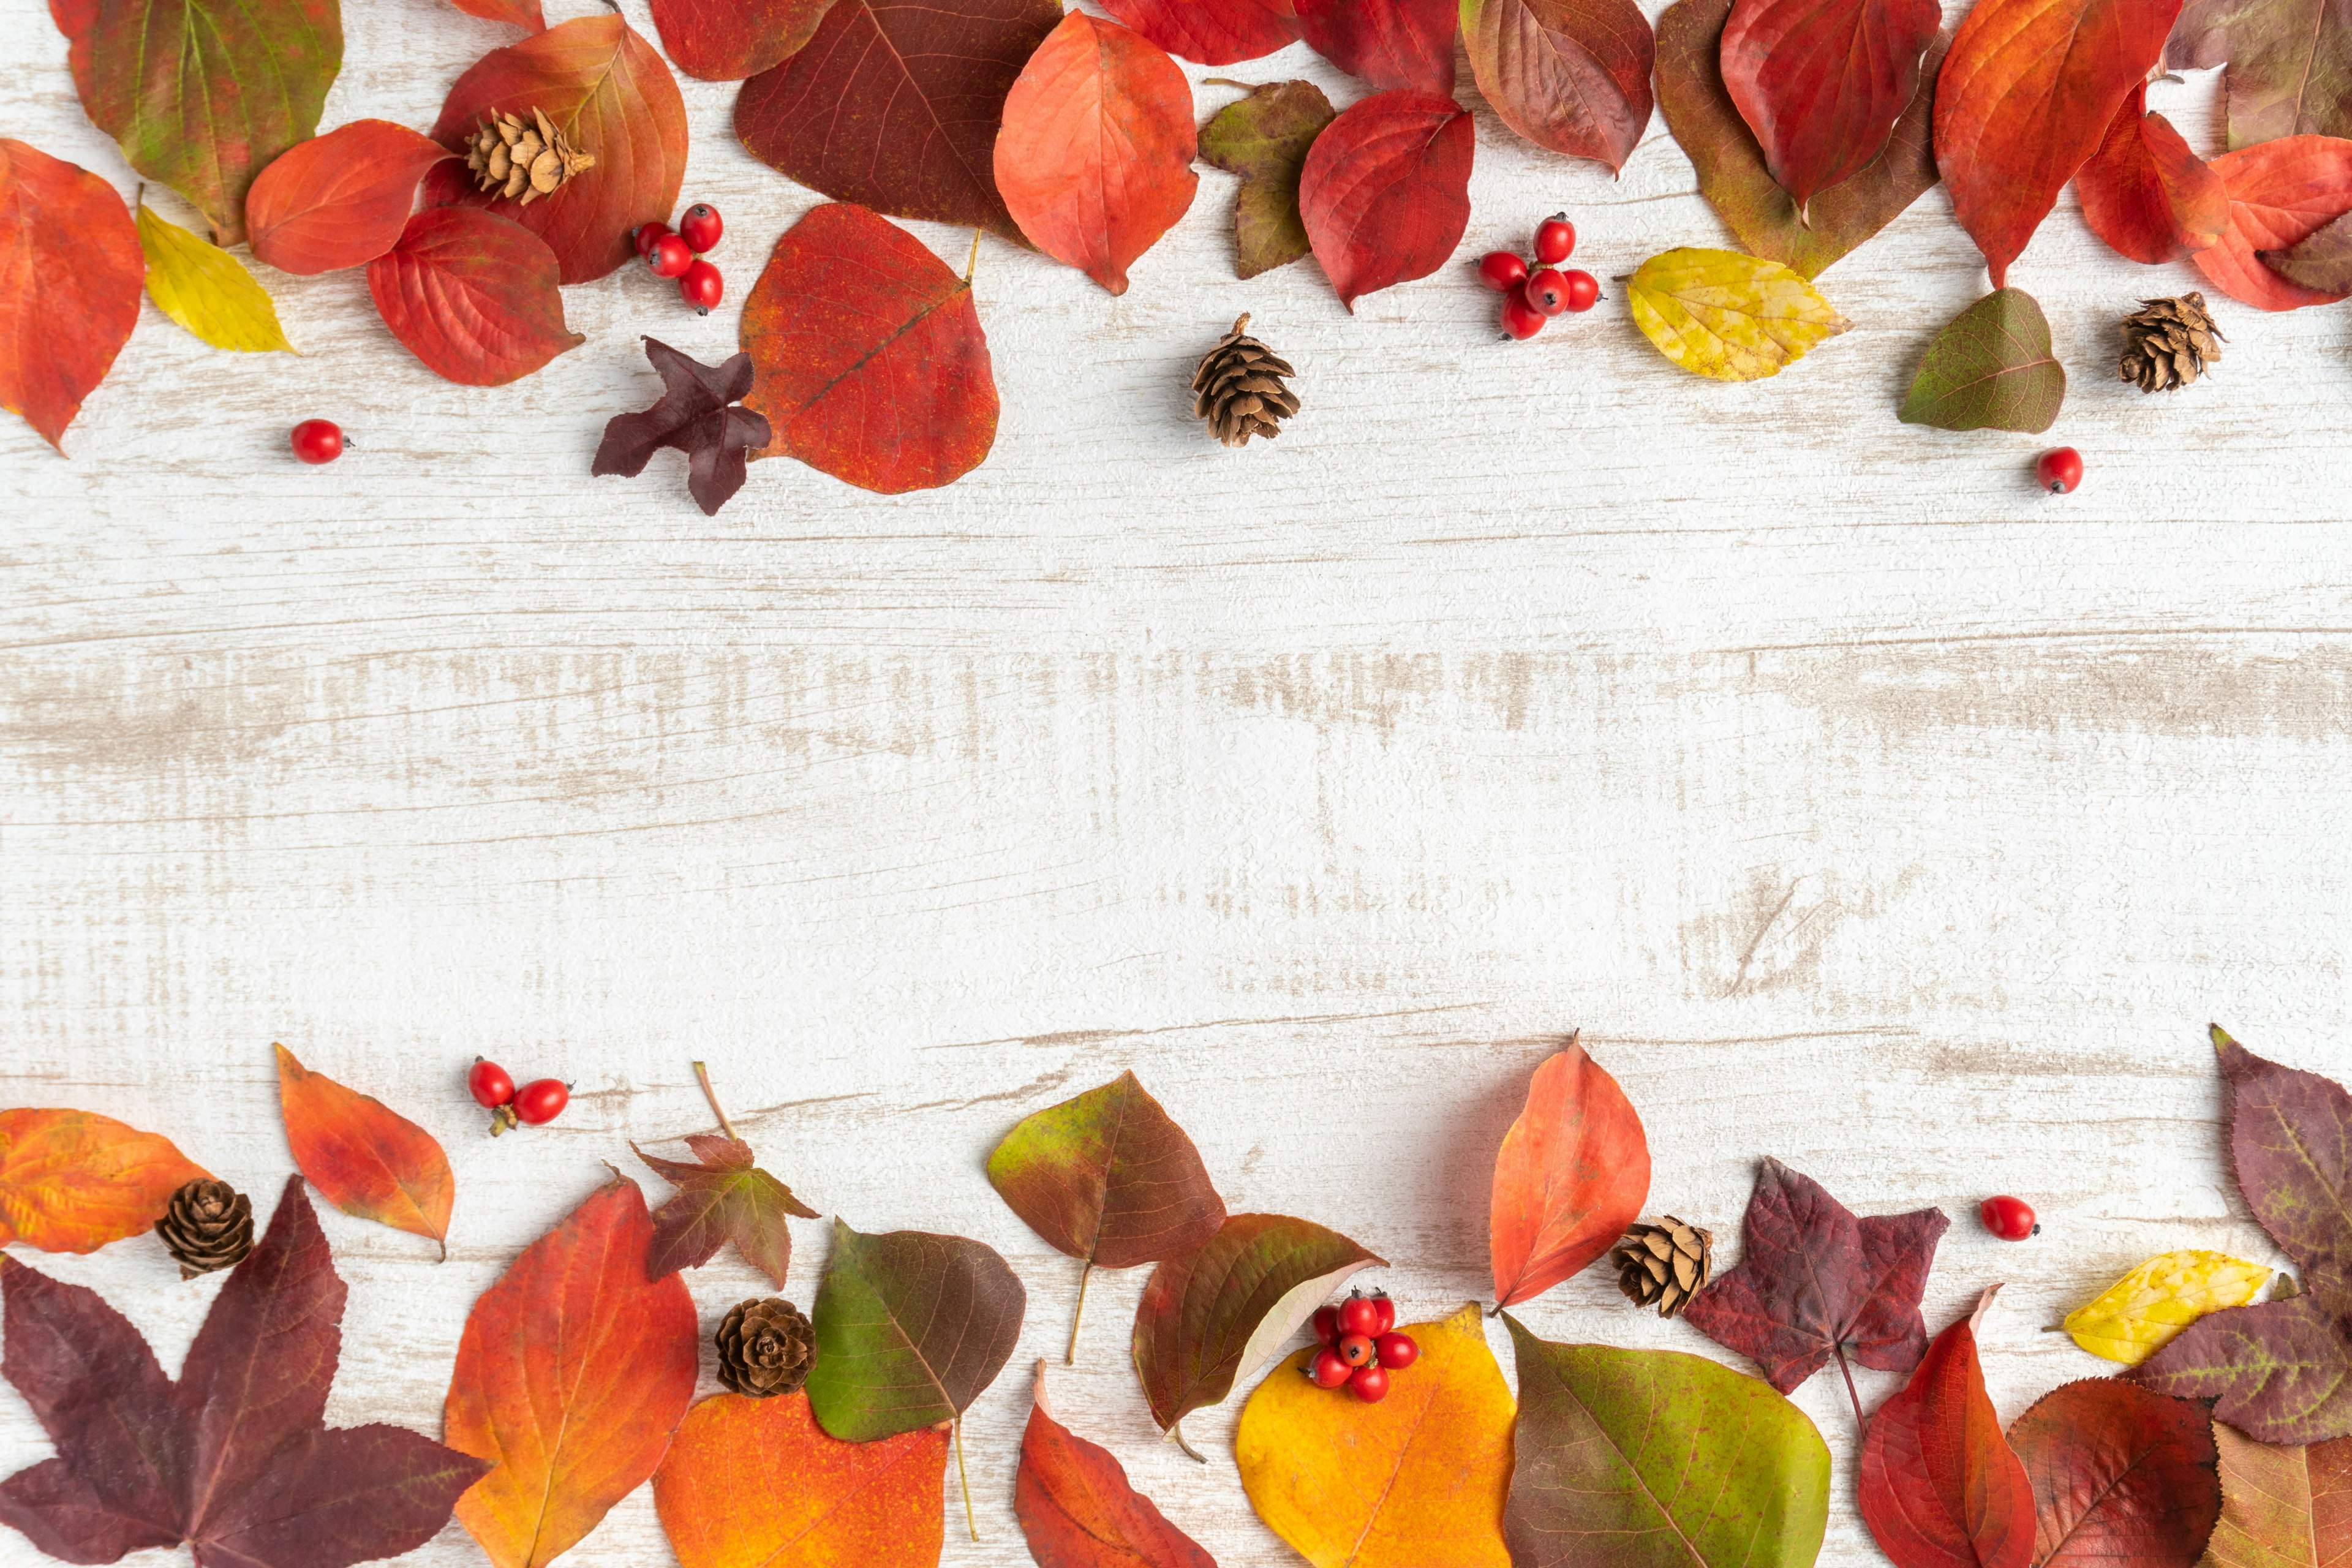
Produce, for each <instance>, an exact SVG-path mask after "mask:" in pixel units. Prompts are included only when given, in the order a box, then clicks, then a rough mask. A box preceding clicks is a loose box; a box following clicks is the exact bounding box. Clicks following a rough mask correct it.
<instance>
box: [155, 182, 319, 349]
mask: <svg viewBox="0 0 2352 1568" xmlns="http://www.w3.org/2000/svg"><path fill="white" fill-rule="evenodd" d="M139 248H140V249H141V250H142V251H144V252H146V254H147V294H148V297H149V298H150V299H152V300H154V301H155V303H156V305H157V307H158V308H160V309H161V310H163V314H165V315H167V316H169V317H171V318H172V320H173V321H177V322H179V323H180V325H182V326H184V327H185V328H187V329H188V331H192V332H194V333H195V334H196V336H198V337H200V338H202V339H204V340H205V342H208V343H210V344H212V346H213V347H215V348H216V349H230V350H234V351H235V352H236V353H272V352H275V351H278V350H283V351H285V352H286V353H293V352H294V345H293V344H292V343H289V342H287V341H286V333H285V331H284V330H283V329H282V328H280V327H279V326H278V307H277V306H275V305H273V304H271V303H270V302H269V295H268V292H267V291H265V290H264V289H263V288H262V287H261V285H260V284H258V283H257V282H255V281H254V279H253V274H252V273H250V272H247V270H246V269H245V263H243V262H242V261H239V260H238V259H237V258H236V257H234V256H231V255H230V254H229V253H228V252H227V251H226V250H223V249H222V248H221V247H219V246H217V245H214V244H211V243H209V242H208V241H206V240H204V239H202V238H199V237H197V236H195V235H193V234H190V233H189V232H188V231H187V230H186V229H184V228H182V227H181V226H179V225H178V224H175V223H172V222H169V221H167V220H165V219H163V218H160V217H157V216H155V211H154V209H153V208H152V207H150V206H149V205H147V204H146V203H145V202H142V203H140V204H139Z"/></svg>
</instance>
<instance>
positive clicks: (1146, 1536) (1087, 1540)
mask: <svg viewBox="0 0 2352 1568" xmlns="http://www.w3.org/2000/svg"><path fill="white" fill-rule="evenodd" d="M1013 1513H1014V1515H1015V1516H1016V1517H1017V1518H1019V1520H1020V1521H1021V1533H1022V1535H1023V1536H1024V1537H1025V1538H1026V1539H1027V1541H1028V1542H1029V1555H1030V1556H1032V1557H1034V1558H1035V1559H1036V1560H1037V1563H1038V1568H1217V1563H1216V1559H1214V1558H1213V1557H1211V1556H1210V1555H1209V1554H1208V1553H1207V1552H1203V1551H1202V1550H1201V1548H1200V1546H1199V1545H1198V1544H1197V1543H1196V1542H1194V1541H1193V1540H1192V1537H1191V1536H1189V1535H1186V1534H1185V1533H1184V1532H1183V1531H1181V1530H1179V1529H1177V1528H1176V1527H1175V1526H1174V1525H1172V1524H1171V1523H1169V1522H1168V1521H1167V1519H1166V1518H1165V1517H1164V1516H1163V1515H1162V1514H1161V1513H1160V1510H1158V1509H1157V1508H1155V1507H1153V1506H1152V1502H1151V1500H1150V1498H1148V1497H1145V1496H1144V1495H1143V1494H1142V1493H1141V1492H1139V1491H1137V1490H1136V1489H1135V1488H1134V1487H1133V1486H1132V1485H1130V1484H1129V1481H1128V1479H1127V1467H1126V1466H1124V1465H1122V1464H1120V1463H1119V1462H1118V1459H1117V1458H1114V1457H1113V1456H1112V1454H1111V1451H1110V1450H1109V1449H1108V1448H1105V1447H1101V1446H1100V1445H1099V1444H1095V1443H1089V1442H1087V1440H1086V1439H1085V1438H1084V1437H1081V1436H1078V1435H1077V1434H1076V1433H1075V1432H1072V1431H1071V1430H1070V1429H1069V1428H1068V1427H1067V1426H1063V1425H1062V1424H1061V1423H1060V1422H1059V1421H1056V1420H1055V1419H1054V1413H1053V1411H1052V1410H1051V1409H1050V1408H1048V1407H1047V1405H1046V1403H1045V1363H1044V1362H1042V1361H1041V1362H1039V1363H1037V1377H1036V1383H1035V1387H1034V1394H1033V1403H1032V1404H1031V1405H1030V1407H1029V1427H1028V1430H1027V1431H1026V1432H1025V1433H1024V1434H1023V1435H1022V1438H1021V1469H1020V1472H1019V1473H1018V1474H1017V1475H1016V1476H1014V1478H1013ZM688 1568H693V1564H690V1563H689V1564H688ZM926 1568H929V1565H928V1564H927V1565H926Z"/></svg>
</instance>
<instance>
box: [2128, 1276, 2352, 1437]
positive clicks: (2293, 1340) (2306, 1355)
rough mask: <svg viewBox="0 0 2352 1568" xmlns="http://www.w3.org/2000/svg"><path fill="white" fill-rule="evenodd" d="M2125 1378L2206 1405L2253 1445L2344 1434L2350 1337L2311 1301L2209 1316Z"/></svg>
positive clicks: (2349, 1412)
mask: <svg viewBox="0 0 2352 1568" xmlns="http://www.w3.org/2000/svg"><path fill="white" fill-rule="evenodd" d="M2125 1375H2126V1376H2127V1377H2129V1378H2131V1379H2132V1380H2133V1381H2134V1382H2136V1383H2138V1384H2142V1385H2143V1386H2145V1387H2147V1388H2152V1389H2154V1390H2156V1391H2157V1392H2158V1394H2175V1395H2178V1396H2179V1397H2180V1398H2182V1399H2210V1400H2212V1401H2214V1405H2213V1414H2214V1415H2215V1416H2216V1417H2217V1418H2218V1419H2220V1420H2223V1421H2226V1422H2228V1423H2229V1424H2230V1425H2231V1426H2235V1427H2236V1428H2237V1429H2238V1430H2239V1431H2241V1432H2243V1433H2244V1434H2245V1435H2246V1436H2249V1437H2252V1438H2253V1439H2254V1440H2255V1441H2256V1442H2260V1443H2283V1444H2295V1443H2323V1442H2326V1441H2327V1440H2329V1439H2331V1438H2335V1437H2341V1436H2347V1434H2352V1331H2347V1325H2346V1323H2345V1321H2344V1320H2343V1319H2341V1318H2339V1317H2337V1316H2336V1314H2335V1313H2333V1312H2331V1311H2329V1310H2327V1309H2326V1307H2325V1306H2324V1305H2322V1304H2321V1303H2320V1301H2319V1300H2318V1299H2317V1298H2316V1297H2314V1296H2308V1295H2304V1296H2290V1297H2289V1298H2287V1299H2286V1300H2284V1301H2264V1302H2263V1303H2261V1304H2260V1305H2259V1306H2252V1307H2230V1308H2226V1309H2224V1310H2221V1311H2219V1312H2212V1313H2209V1314H2207V1315H2206V1316H2204V1317H2202V1318H2200V1319H2198V1320H2197V1321H2195V1322H2193V1323H2191V1324H2189V1327H2188V1328H2186V1329H2184V1330H2182V1331H2181V1332H2180V1334H2179V1337H2178V1338H2176V1339H2174V1340H2173V1341H2172V1342H2170V1343H2169V1344H2167V1345H2166V1346H2165V1347H2164V1348H2163V1349H2162V1350H2159V1351H2158V1352H2156V1353H2155V1354H2154V1355H2152V1356H2150V1357H2149V1358H2148V1359H2147V1360H2146V1361H2144V1362H2142V1363H2140V1364H2139V1365H2137V1366H2136V1367H2134V1368H2132V1370H2131V1371H2130V1372H2128V1373H2125Z"/></svg>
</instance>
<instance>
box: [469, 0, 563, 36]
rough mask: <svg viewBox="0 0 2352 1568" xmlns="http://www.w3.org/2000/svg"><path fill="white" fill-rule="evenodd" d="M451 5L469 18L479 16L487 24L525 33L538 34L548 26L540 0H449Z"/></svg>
mask: <svg viewBox="0 0 2352 1568" xmlns="http://www.w3.org/2000/svg"><path fill="white" fill-rule="evenodd" d="M449 4H450V5H455V6H456V7H457V9H458V10H460V11H463V12H464V13H466V15H467V16H479V17H480V18H481V19H482V20H483V21H485V22H504V23H506V24H507V25H508V26H512V27H520V28H522V29H523V30H524V31H525V32H530V33H536V32H539V31H541V29H543V28H544V27H545V26H547V17H546V16H545V15H544V14H543V13H542V12H541V10H540V4H539V0H449Z"/></svg>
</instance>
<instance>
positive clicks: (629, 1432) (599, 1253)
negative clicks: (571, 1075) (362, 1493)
mask: <svg viewBox="0 0 2352 1568" xmlns="http://www.w3.org/2000/svg"><path fill="white" fill-rule="evenodd" d="M653 1235H654V1222H653V1216H652V1215H649V1214H647V1213H646V1200H645V1194H642V1193H640V1192H638V1191H637V1186H636V1184H635V1182H631V1181H627V1180H625V1179H623V1178H620V1177H615V1178H614V1179H613V1180H612V1181H610V1182H607V1183H606V1184H604V1185H603V1186H601V1187H599V1188H597V1189H596V1191H595V1192H593V1193H592V1194H589V1197H588V1200H587V1202H585V1203H583V1204H582V1205H580V1206H579V1207H578V1208H576V1209H573V1210H572V1212H571V1213H570V1214H569V1215H565V1216H564V1218H563V1221H562V1223H561V1224H560V1225H558V1226H556V1227H555V1228H554V1229H553V1230H551V1231H549V1232H548V1233H547V1234H546V1235H545V1236H542V1237H540V1238H539V1239H538V1240H537V1241H534V1242H532V1243H531V1244H530V1246H529V1247H526V1248H524V1249H523V1254H522V1256H521V1257H520V1258H516V1259H515V1260H514V1263H513V1264H512V1265H511V1266H510V1267H509V1268H508V1269H507V1271H506V1272H505V1273H504V1274H502V1275H500V1276H499V1282H498V1283H497V1284H495V1285H493V1286H491V1287H490V1288H489V1289H488V1290H485V1291H483V1292H482V1299H481V1300H478V1301H477V1302H475V1303H474V1310H473V1312H472V1314H471V1315H470V1316H468V1317H467V1320H466V1332H465V1337H464V1338H462V1339H460V1340H459V1341H458V1342H457V1370H456V1372H455V1373H452V1374H451V1376H450V1379H449V1398H448V1402H447V1404H446V1405H445V1406H444V1407H443V1415H442V1441H443V1442H445V1443H446V1444H447V1445H448V1446H449V1447H452V1448H455V1449H457V1451H458V1452H460V1453H465V1454H472V1455H474V1456H475V1457H477V1458H485V1459H494V1460H497V1461H498V1468H496V1469H494V1470H492V1471H491V1472H490V1473H489V1474H488V1475H487V1476H484V1477H483V1478H482V1479H480V1480H478V1481H477V1482H475V1483H474V1487H473V1489H472V1490H470V1491H468V1492H467V1494H466V1495H465V1496H464V1497H463V1498H461V1499H459V1500H458V1502H457V1521H458V1522H459V1523H461V1524H463V1525H464V1526H465V1527H466V1528H467V1530H468V1531H472V1533H473V1537H474V1539H475V1540H476V1541H478V1542H480V1543H481V1546H482V1550H483V1551H484V1552H488V1554H489V1558H490V1561H491V1562H492V1563H494V1564H496V1565H497V1568H543V1565H544V1564H546V1563H549V1562H551V1561H552V1560H553V1559H554V1558H556V1557H558V1556H560V1555H562V1553H563V1552H566V1551H569V1550H570V1549H571V1548H572V1546H574V1545H576V1544H578V1543H579V1542H580V1540H581V1538H582V1537H583V1536H585V1535H586V1534H587V1533H588V1532H589V1531H592V1530H593V1529H595V1528H596V1524H597V1521H600V1520H602V1519H603V1518H604V1514H605V1511H606V1510H609V1509H610V1508H611V1507H612V1506H613V1505H614V1503H616V1502H618V1501H620V1500H622V1499H623V1498H625V1497H626V1496H628V1495H629V1493H631V1492H633V1491H635V1489H637V1486H638V1484H639V1483H640V1482H642V1481H644V1480H645V1479H646V1477H648V1476H650V1475H652V1474H653V1473H654V1467H655V1466H656V1465H657V1464H659V1463H660V1462H661V1458H662V1454H663V1452H664V1450H666V1449H667V1447H669V1440H670V1434H671V1433H672V1432H673V1431H675V1430H677V1424H678V1422H679V1420H680V1419H681V1418H682V1417H683V1416H684V1415H686V1406H687V1403H688V1401H689V1400H691V1399H692V1398H693V1397H694V1378H695V1373H696V1363H697V1362H698V1360H699V1357H700V1346H699V1344H698V1333H697V1331H696V1328H695V1321H694V1301H693V1299H692V1298H691V1297H689V1296H688V1294H687V1291H686V1285H685V1282H684V1281H683V1280H681V1279H678V1277H677V1275H675V1274H667V1275H664V1276H663V1277H662V1278H661V1279H646V1248H647V1247H648V1246H649V1245H650V1244H651V1242H652V1240H653Z"/></svg>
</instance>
